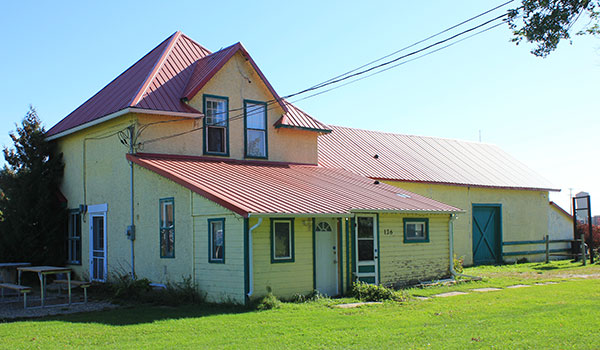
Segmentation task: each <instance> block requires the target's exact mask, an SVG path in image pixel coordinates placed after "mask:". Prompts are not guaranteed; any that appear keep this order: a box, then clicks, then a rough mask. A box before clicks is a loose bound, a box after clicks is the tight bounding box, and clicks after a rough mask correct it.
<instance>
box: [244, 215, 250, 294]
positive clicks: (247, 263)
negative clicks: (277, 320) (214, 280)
mask: <svg viewBox="0 0 600 350" xmlns="http://www.w3.org/2000/svg"><path fill="white" fill-rule="evenodd" d="M248 236H249V233H248V218H244V302H245V305H248V302H249V301H250V298H249V297H248V292H250V258H249V257H250V250H249V246H248V240H249V237H248Z"/></svg>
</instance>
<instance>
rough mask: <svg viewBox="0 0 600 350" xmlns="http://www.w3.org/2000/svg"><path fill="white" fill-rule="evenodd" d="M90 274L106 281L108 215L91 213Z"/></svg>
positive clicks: (94, 277) (94, 278)
mask: <svg viewBox="0 0 600 350" xmlns="http://www.w3.org/2000/svg"><path fill="white" fill-rule="evenodd" d="M90 276H91V279H92V281H102V282H104V281H106V215H105V214H104V213H102V214H90Z"/></svg>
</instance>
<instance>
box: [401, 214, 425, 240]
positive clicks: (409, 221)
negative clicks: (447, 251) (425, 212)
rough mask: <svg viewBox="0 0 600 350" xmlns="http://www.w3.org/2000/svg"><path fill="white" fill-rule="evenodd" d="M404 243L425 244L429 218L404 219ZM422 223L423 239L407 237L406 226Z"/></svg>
mask: <svg viewBox="0 0 600 350" xmlns="http://www.w3.org/2000/svg"><path fill="white" fill-rule="evenodd" d="M403 222H404V225H403V228H404V230H403V231H404V243H427V242H429V218H404V220H403ZM419 223H422V224H423V226H424V237H407V235H406V232H407V226H408V225H410V224H419Z"/></svg>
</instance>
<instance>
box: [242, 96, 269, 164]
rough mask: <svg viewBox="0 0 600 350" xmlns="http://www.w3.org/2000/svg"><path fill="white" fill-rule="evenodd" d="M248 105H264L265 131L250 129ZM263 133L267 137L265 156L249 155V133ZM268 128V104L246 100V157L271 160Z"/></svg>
mask: <svg viewBox="0 0 600 350" xmlns="http://www.w3.org/2000/svg"><path fill="white" fill-rule="evenodd" d="M248 104H253V105H262V106H263V107H264V112H265V113H264V116H263V118H264V129H257V128H248ZM249 130H254V131H262V132H264V135H265V155H264V156H257V155H252V154H248V131H249ZM268 134H269V133H268V128H267V103H266V102H262V101H254V100H244V157H245V158H253V159H268V158H269V135H268Z"/></svg>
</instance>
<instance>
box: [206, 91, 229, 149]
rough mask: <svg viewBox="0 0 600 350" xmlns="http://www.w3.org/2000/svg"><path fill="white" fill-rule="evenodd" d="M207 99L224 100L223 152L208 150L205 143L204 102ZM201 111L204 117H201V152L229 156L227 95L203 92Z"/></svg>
mask: <svg viewBox="0 0 600 350" xmlns="http://www.w3.org/2000/svg"><path fill="white" fill-rule="evenodd" d="M208 100H222V101H225V125H224V128H225V134H224V137H225V142H224V147H225V152H214V151H209V150H208V147H207V144H208V133H207V131H208V126H207V124H206V115H207V114H206V110H207V108H206V102H207V101H208ZM202 112H203V113H204V118H202V138H203V140H202V152H203V154H204V155H211V156H221V157H229V97H227V96H218V95H209V94H204V95H202Z"/></svg>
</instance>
